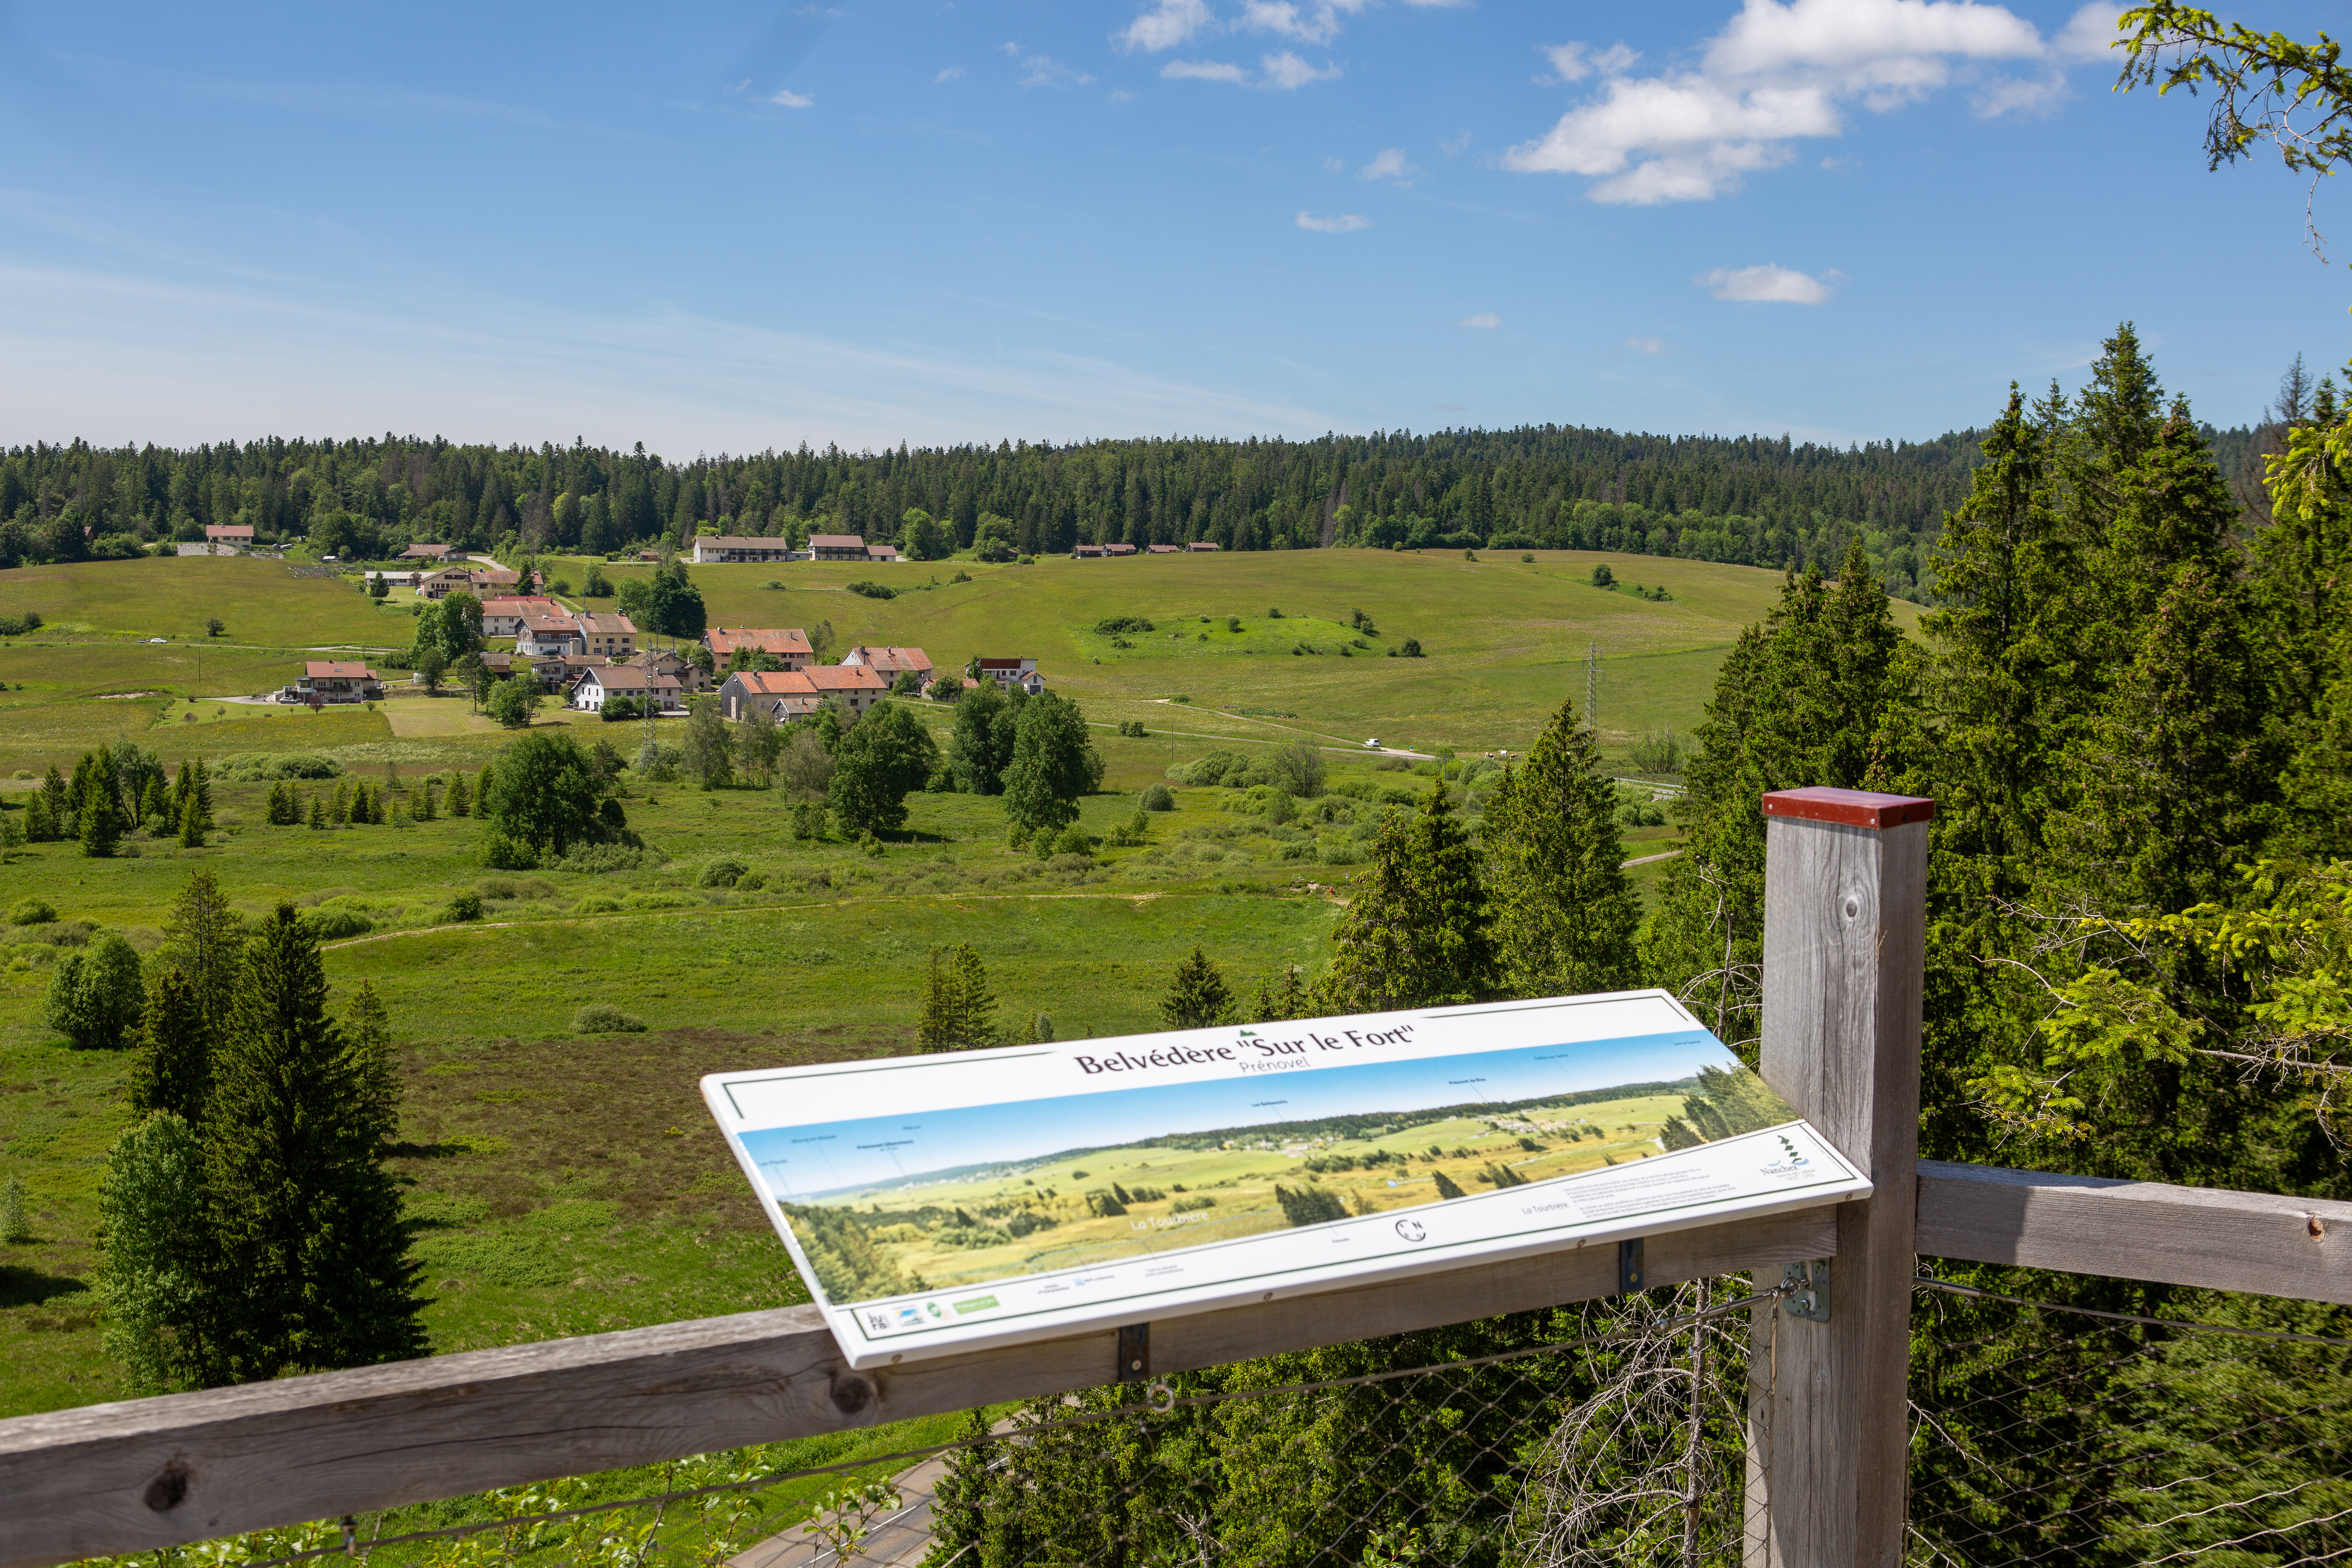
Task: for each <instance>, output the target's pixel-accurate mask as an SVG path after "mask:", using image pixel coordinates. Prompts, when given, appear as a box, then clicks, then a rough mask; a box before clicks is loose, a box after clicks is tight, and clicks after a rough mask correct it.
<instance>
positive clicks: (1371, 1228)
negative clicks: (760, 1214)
mask: <svg viewBox="0 0 2352 1568" xmlns="http://www.w3.org/2000/svg"><path fill="white" fill-rule="evenodd" d="M702 1092H703V1098H704V1099H705V1100H707V1101H708V1102H709V1106H710V1110H711V1113H712V1114H713V1115H714V1116H716V1117H717V1118H718V1120H719V1127H720V1129H721V1130H722V1131H724V1132H725V1133H726V1135H727V1140H728V1142H729V1143H730V1145H731V1146H732V1147H733V1149H734V1150H735V1153H736V1157H737V1158H738V1159H739V1160H740V1161H741V1162H742V1164H743V1169H744V1171H745V1172H746V1173H748V1174H749V1175H750V1177H751V1185H752V1189H753V1191H755V1192H756V1193H757V1194H759V1198H760V1201H761V1204H762V1205H764V1206H765V1207H766V1209H767V1211H768V1215H769V1217H770V1218H771V1219H772V1220H773V1221H774V1223H775V1226H776V1228H777V1230H778V1231H779V1232H780V1233H781V1234H782V1237H783V1238H784V1243H785V1245H786V1246H787V1247H789V1248H791V1250H792V1254H793V1261H794V1262H795V1263H797V1264H798V1265H799V1267H800V1270H801V1274H802V1276H803V1278H804V1279H806V1280H807V1281H808V1286H809V1289H810V1290H811V1291H812V1292H813V1293H814V1296H815V1298H816V1300H817V1301H818V1303H819V1304H820V1305H821V1306H823V1307H824V1310H825V1311H826V1313H827V1315H828V1318H829V1320H830V1321H831V1322H832V1325H833V1331H834V1333H835V1337H836V1338H837V1339H838V1340H839V1341H840V1342H841V1348H842V1352H843V1353H844V1354H845V1355H846V1356H847V1357H848V1358H849V1362H850V1364H851V1365H853V1366H857V1367H868V1366H876V1365H884V1364H887V1363H890V1362H893V1361H898V1360H912V1359H916V1358H919V1357H922V1356H928V1355H937V1354H940V1353H943V1352H950V1351H960V1350H971V1349H977V1348H980V1347H982V1346H986V1345H998V1344H1012V1343H1018V1342H1024V1341H1029V1340H1040V1339H1050V1338H1053V1337H1055V1336H1056V1335H1060V1334H1066V1333H1070V1332H1072V1331H1076V1330H1079V1329H1084V1328H1089V1327H1100V1326H1102V1325H1105V1324H1114V1323H1130V1322H1139V1321H1147V1320H1150V1319H1152V1318H1165V1317H1171V1316H1175V1315H1178V1314H1181V1313H1185V1312H1197V1311H1205V1310H1210V1309H1213V1308H1217V1307H1223V1306H1230V1305H1234V1304H1237V1303H1240V1302H1243V1301H1254V1300H1265V1299H1266V1297H1267V1295H1268V1293H1269V1292H1279V1293H1281V1294H1283V1295H1286V1296H1287V1295H1296V1294H1298V1293H1301V1292H1307V1291H1313V1290H1318V1289H1330V1288H1332V1287H1334V1286H1339V1285H1352V1284H1359V1283H1362V1282H1365V1281H1368V1280H1374V1279H1387V1278H1393V1277H1396V1276H1400V1275H1405V1274H1419V1273H1427V1272H1435V1271H1438V1270H1442V1269H1445V1268H1456V1267H1459V1266H1461V1265H1463V1264H1465V1263H1469V1262H1473V1261H1477V1260H1480V1259H1485V1258H1506V1257H1512V1256H1516V1255H1521V1254H1526V1253H1532V1252H1541V1251H1546V1250H1549V1249H1552V1248H1556V1247H1563V1246H1575V1245H1577V1244H1579V1243H1581V1242H1592V1241H1599V1240H1612V1239H1615V1238H1617V1237H1632V1236H1645V1235H1656V1234H1657V1233H1659V1232H1661V1231H1667V1230H1675V1229H1679V1228H1683V1227H1685V1226H1694V1225H1700V1224H1706V1223H1711V1222H1713V1221H1716V1220H1719V1219H1722V1218H1724V1217H1725V1216H1727V1215H1740V1214H1759V1215H1760V1214H1774V1213H1779V1212H1780V1211H1783V1210H1786V1209H1792V1208H1803V1207H1809V1206H1811V1205H1817V1204H1828V1203H1836V1202H1839V1201H1841V1200H1843V1199H1845V1198H1849V1197H1856V1196H1860V1195H1863V1194H1867V1193H1868V1192H1869V1191H1870V1184H1869V1182H1868V1181H1867V1180H1865V1179H1864V1177H1863V1176H1862V1175H1861V1174H1860V1173H1857V1172H1856V1171H1854V1170H1853V1167H1851V1166H1850V1165H1848V1164H1847V1163H1846V1162H1845V1160H1844V1159H1843V1157H1842V1156H1841V1155H1840V1154H1839V1153H1838V1152H1837V1151H1836V1150H1834V1149H1832V1147H1831V1146H1830V1145H1829V1143H1828V1142H1827V1141H1826V1140H1824V1139H1823V1138H1822V1137H1821V1136H1820V1134H1818V1133H1817V1132H1815V1131H1813V1130H1812V1129H1811V1127H1810V1126H1808V1125H1806V1123H1805V1122H1803V1121H1801V1120H1799V1118H1798V1117H1797V1115H1796V1113H1795V1112H1794V1111H1792V1110H1790V1109H1789V1107H1788V1106H1787V1105H1786V1104H1785V1103H1784V1102H1783V1101H1782V1100H1780V1097H1779V1096H1777V1095H1775V1094H1774V1093H1773V1092H1772V1091H1771V1090H1770V1089H1767V1088H1766V1087H1765V1086H1764V1084H1763V1082H1762V1080H1761V1079H1758V1078H1757V1077H1756V1076H1755V1074H1753V1073H1751V1072H1749V1071H1748V1069H1747V1068H1743V1067H1741V1066H1740V1065H1739V1062H1738V1058H1735V1057H1734V1056H1733V1055H1732V1054H1731V1052H1730V1051H1728V1050H1727V1049H1726V1048H1725V1047H1724V1046H1723V1045H1722V1043H1721V1042H1720V1041H1718V1040H1717V1039H1716V1037H1714V1036H1713V1035H1711V1034H1709V1033H1708V1032H1707V1031H1706V1028H1705V1027H1703V1026H1701V1025H1700V1024H1699V1023H1698V1022H1697V1020H1696V1019H1695V1018H1693V1017H1692V1016H1690V1014H1689V1013H1687V1012H1685V1010H1684V1009H1683V1007H1682V1006H1681V1005H1679V1004H1678V1003H1676V1002H1675V1000H1674V998H1672V997H1671V996H1669V995H1667V994H1665V993H1664V992H1660V991H1643V992H1627V993H1619V994H1611V995H1605V996H1569V997H1558V998H1553V999H1549V1000H1546V1001H1536V1002H1509V1003H1497V1004H1492V1005H1481V1006H1470V1007H1445V1008H1434V1009H1429V1010H1423V1011H1413V1012H1401V1013H1379V1014H1370V1015H1364V1016H1356V1017H1346V1018H1312V1019H1306V1020H1302V1021H1300V1022H1297V1023H1286V1024H1254V1025H1248V1026H1236V1027H1225V1028H1214V1029H1192V1030H1185V1031H1181V1032H1178V1033H1173V1034H1163V1035H1133V1036H1128V1037H1122V1038H1117V1039H1106V1040H1080V1041H1076V1042H1070V1043H1066V1044H1054V1045H1038V1046H1009V1047H1003V1048H1000V1049H996V1050H986V1051H967V1052H961V1053H955V1054H949V1055H940V1056H922V1057H899V1058H890V1059H887V1060H881V1061H871V1062H855V1063H835V1064H831V1065H827V1066H823V1067H808V1068H777V1069H774V1070H772V1071H764V1072H762V1071H754V1072H733V1073H713V1074H711V1075H710V1076H709V1077H708V1078H706V1079H703V1080H702Z"/></svg>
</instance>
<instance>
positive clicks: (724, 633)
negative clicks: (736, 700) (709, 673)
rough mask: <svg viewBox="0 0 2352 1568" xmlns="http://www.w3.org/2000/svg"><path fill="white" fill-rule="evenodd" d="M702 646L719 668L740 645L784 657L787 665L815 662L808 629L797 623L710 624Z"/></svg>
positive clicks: (733, 655) (794, 666) (802, 665)
mask: <svg viewBox="0 0 2352 1568" xmlns="http://www.w3.org/2000/svg"><path fill="white" fill-rule="evenodd" d="M702 646H703V647H707V648H709V650H710V659H711V662H712V663H713V664H715V665H717V666H718V667H719V668H720V669H725V668H727V665H728V661H729V660H730V659H732V658H734V657H735V650H736V649H737V648H739V647H740V648H749V649H750V650H751V652H753V653H767V654H773V655H775V657H776V658H780V659H782V660H783V661H784V668H786V669H806V668H808V667H809V666H810V665H812V664H814V663H815V662H816V653H815V650H814V649H813V648H811V647H809V640H808V633H806V632H804V631H803V630H801V628H800V627H798V626H713V627H711V628H710V629H709V631H707V632H705V633H703V634H702Z"/></svg>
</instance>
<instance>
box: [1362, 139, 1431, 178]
mask: <svg viewBox="0 0 2352 1568" xmlns="http://www.w3.org/2000/svg"><path fill="white" fill-rule="evenodd" d="M1421 173H1423V171H1422V170H1420V169H1416V168H1414V167H1413V166H1412V163H1409V162H1407V161H1406V159H1405V155H1404V149H1403V148H1402V147H1391V148H1389V149H1388V150H1387V151H1386V152H1384V153H1381V155H1380V156H1379V157H1377V158H1374V159H1373V160H1372V161H1371V162H1370V163H1367V164H1365V165H1364V166H1363V167H1362V168H1360V169H1359V170H1357V171H1356V177H1357V178H1358V179H1360V180H1394V181H1396V182H1397V183H1398V184H1411V183H1412V178H1413V176H1414V175H1416V174H1421Z"/></svg>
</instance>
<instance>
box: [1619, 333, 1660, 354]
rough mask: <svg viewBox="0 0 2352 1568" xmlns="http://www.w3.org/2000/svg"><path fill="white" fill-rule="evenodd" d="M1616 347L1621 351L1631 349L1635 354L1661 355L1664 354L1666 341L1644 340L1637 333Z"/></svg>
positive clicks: (1657, 339)
mask: <svg viewBox="0 0 2352 1568" xmlns="http://www.w3.org/2000/svg"><path fill="white" fill-rule="evenodd" d="M1617 346H1618V347H1619V348H1621V349H1632V350H1633V352H1634V353H1637V354H1662V353H1665V352H1666V340H1665V339H1664V338H1645V337H1642V336H1641V335H1639V334H1638V333H1637V334H1636V335H1634V336H1633V337H1630V338H1627V339H1626V340H1625V341H1624V342H1622V343H1619V344H1618V345H1617Z"/></svg>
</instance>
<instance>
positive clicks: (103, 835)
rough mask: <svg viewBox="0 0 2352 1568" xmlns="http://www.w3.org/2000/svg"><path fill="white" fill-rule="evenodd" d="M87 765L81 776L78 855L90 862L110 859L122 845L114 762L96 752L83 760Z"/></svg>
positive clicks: (107, 756) (119, 807)
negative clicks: (91, 859)
mask: <svg viewBox="0 0 2352 1568" xmlns="http://www.w3.org/2000/svg"><path fill="white" fill-rule="evenodd" d="M84 761H85V763H87V765H88V773H87V774H86V775H83V774H82V773H81V770H79V769H78V770H76V772H77V774H78V776H82V778H83V784H82V792H81V795H82V801H81V822H80V834H81V852H82V853H83V854H84V855H87V856H89V857H91V858H94V859H104V858H106V857H108V856H110V855H112V854H113V853H114V850H115V847H116V846H117V845H118V844H120V843H121V841H122V811H121V806H120V805H119V804H118V803H117V800H116V796H115V788H114V759H113V757H111V756H110V755H109V754H108V753H107V752H94V753H92V754H91V755H90V756H89V757H87V758H85V759H84Z"/></svg>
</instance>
